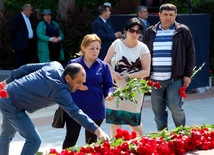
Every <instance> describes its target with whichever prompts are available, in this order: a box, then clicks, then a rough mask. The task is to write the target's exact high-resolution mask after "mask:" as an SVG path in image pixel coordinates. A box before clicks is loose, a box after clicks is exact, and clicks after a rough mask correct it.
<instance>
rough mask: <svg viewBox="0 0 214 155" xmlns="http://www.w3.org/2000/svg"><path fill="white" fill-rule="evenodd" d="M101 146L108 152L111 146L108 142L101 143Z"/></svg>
mask: <svg viewBox="0 0 214 155" xmlns="http://www.w3.org/2000/svg"><path fill="white" fill-rule="evenodd" d="M103 146H106V147H107V148H108V149H109V150H110V147H111V145H110V144H109V143H108V142H105V143H103Z"/></svg>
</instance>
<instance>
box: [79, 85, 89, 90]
mask: <svg viewBox="0 0 214 155" xmlns="http://www.w3.org/2000/svg"><path fill="white" fill-rule="evenodd" d="M79 90H82V91H86V90H88V87H87V86H84V85H82V86H80V87H79Z"/></svg>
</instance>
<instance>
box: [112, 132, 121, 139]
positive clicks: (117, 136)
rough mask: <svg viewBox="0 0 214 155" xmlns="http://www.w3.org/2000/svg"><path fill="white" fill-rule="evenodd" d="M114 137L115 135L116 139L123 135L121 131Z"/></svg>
mask: <svg viewBox="0 0 214 155" xmlns="http://www.w3.org/2000/svg"><path fill="white" fill-rule="evenodd" d="M114 137H115V138H116V139H119V138H123V135H122V134H120V133H117V134H116V135H115V136H114Z"/></svg>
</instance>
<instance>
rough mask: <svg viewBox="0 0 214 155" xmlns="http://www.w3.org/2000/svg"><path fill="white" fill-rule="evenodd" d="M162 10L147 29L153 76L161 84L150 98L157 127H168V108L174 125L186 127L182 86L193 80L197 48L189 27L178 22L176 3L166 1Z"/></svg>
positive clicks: (147, 42) (145, 36) (145, 38)
mask: <svg viewBox="0 0 214 155" xmlns="http://www.w3.org/2000/svg"><path fill="white" fill-rule="evenodd" d="M159 11H160V13H159V17H160V22H158V23H157V24H155V25H153V26H151V27H149V28H148V29H147V30H146V31H145V33H144V36H143V42H144V43H145V44H146V45H147V46H148V48H149V50H150V52H151V56H152V63H151V75H150V78H151V79H152V80H153V81H158V82H160V85H161V89H153V90H152V93H151V101H152V109H153V112H154V114H155V122H156V125H157V129H158V130H163V129H164V128H166V127H167V118H168V113H167V110H166V107H168V108H169V110H171V112H172V117H173V120H174V123H175V126H176V127H178V126H180V125H183V126H185V122H186V118H185V114H184V110H183V108H182V105H183V101H182V97H181V95H180V94H179V89H180V87H181V86H185V87H188V86H189V84H190V82H191V76H192V73H193V68H194V65H195V48H194V42H193V38H192V35H191V32H190V30H189V28H188V27H187V26H185V25H183V24H180V23H177V22H176V21H175V18H176V15H177V8H176V6H175V5H173V4H169V3H166V4H163V5H161V6H160V9H159Z"/></svg>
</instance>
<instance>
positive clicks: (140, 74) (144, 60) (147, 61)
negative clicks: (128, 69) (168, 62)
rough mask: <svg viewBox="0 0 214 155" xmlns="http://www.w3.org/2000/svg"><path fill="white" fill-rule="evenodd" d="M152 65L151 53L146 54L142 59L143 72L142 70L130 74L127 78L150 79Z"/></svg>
mask: <svg viewBox="0 0 214 155" xmlns="http://www.w3.org/2000/svg"><path fill="white" fill-rule="evenodd" d="M150 64H151V55H150V53H147V54H144V55H143V56H142V57H141V67H142V70H140V71H139V72H135V73H132V74H128V75H127V76H126V77H130V78H144V77H148V76H149V74H150Z"/></svg>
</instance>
